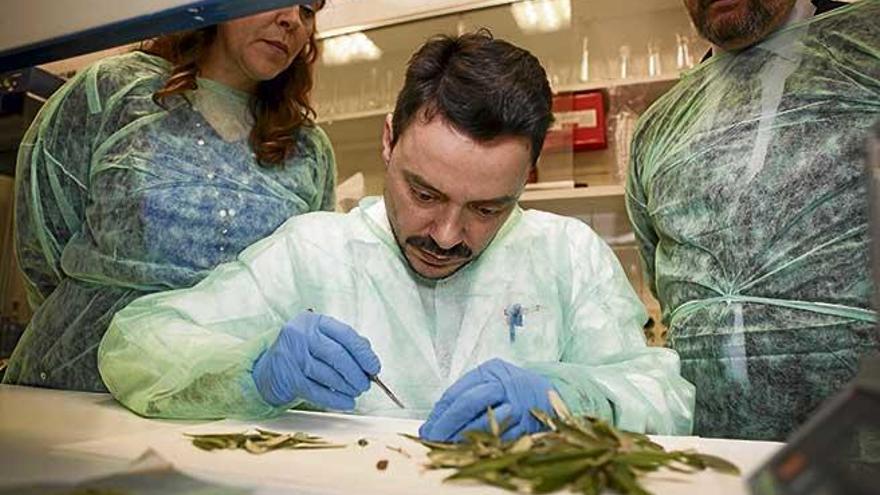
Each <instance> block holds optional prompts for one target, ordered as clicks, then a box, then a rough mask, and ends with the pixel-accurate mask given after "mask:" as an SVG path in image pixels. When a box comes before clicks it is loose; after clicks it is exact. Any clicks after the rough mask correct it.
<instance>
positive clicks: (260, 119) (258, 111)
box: [138, 26, 318, 166]
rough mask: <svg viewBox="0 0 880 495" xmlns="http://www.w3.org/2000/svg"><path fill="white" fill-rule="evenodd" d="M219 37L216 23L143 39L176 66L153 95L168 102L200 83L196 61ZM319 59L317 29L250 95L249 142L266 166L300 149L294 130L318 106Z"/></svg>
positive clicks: (145, 48)
mask: <svg viewBox="0 0 880 495" xmlns="http://www.w3.org/2000/svg"><path fill="white" fill-rule="evenodd" d="M216 36H217V27H216V26H210V27H206V28H202V29H197V30H192V31H184V32H180V33H174V34H169V35H165V36H160V37H158V38H154V39H151V40H148V41H145V42H144V43H142V44H141V46H140V47H139V48H138V49H139V50H140V51H142V52H145V53H148V54H151V55H155V56H158V57H162V58H164V59H165V60H168V61H169V62H171V64H172V65H173V68H172V69H171V75H170V76H169V77H168V80H167V81H166V82H165V86H164V87H163V88H162V89H160V90H159V91H157V92H156V93H155V94H154V95H153V100H154V101H155V102H156V103H157V104H159V105H162V106H164V102H165V100H166V99H167V98H168V97H170V96H173V95H176V94H180V93H184V92H186V91H190V90H194V89H196V88H198V83H197V81H196V78H197V77H198V74H199V67H198V61H199V60H200V59H201V57H202V56H203V54H204V53H205V52H206V50H207V48H208V47H209V46H210V45H211V43H213V41H214V39H215V38H216ZM317 58H318V44H317V41H316V39H315V31H314V30H313V31H312V34H311V35H310V36H309V42H308V43H307V44H306V46H305V47H304V48H303V49H302V51H301V52H300V54H299V55H297V57H296V58H295V59H294V60H293V62H292V63H291V64H290V67H288V68H287V69H285V70H284V71H283V72H281V74H278V76H276V77H275V78H274V79H271V80H269V81H261V82H260V83H259V84H258V85H257V91H256V93H255V94H254V95H253V96H252V97H251V99H250V111H251V114H252V115H253V117H254V127H253V129H251V134H250V144H251V148H252V149H253V150H254V154H255V155H256V157H257V161H258V162H259V163H260V165H262V166H273V165H275V166H277V165H281V164H283V163H284V161H285V160H286V159H287V158H289V157H290V156H292V155H293V154H294V153H295V152H296V130H297V129H299V128H300V127H303V126H313V125H314V118H315V116H316V113H315V109H314V108H313V107H312V105H311V102H310V100H309V94H310V93H311V90H312V84H313V71H314V64H315V61H316V60H317Z"/></svg>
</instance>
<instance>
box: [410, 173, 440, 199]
mask: <svg viewBox="0 0 880 495" xmlns="http://www.w3.org/2000/svg"><path fill="white" fill-rule="evenodd" d="M403 177H404V178H405V179H406V181H407V182H409V183H412V184H415V185H417V186H419V187H422V188H425V189H428V190H429V191H431V192H433V193H437V194H439V195H442V196H444V197H445V196H446V195H445V194H443V192H442V191H440V190H439V189H437V188H436V187H434V186H432V185H431V184H428V181H426V180H425V179H423V178H422V177H421V176H419V175H418V174H415V173H413V172H409V171H407V170H404V171H403Z"/></svg>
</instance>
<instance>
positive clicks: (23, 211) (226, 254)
mask: <svg viewBox="0 0 880 495" xmlns="http://www.w3.org/2000/svg"><path fill="white" fill-rule="evenodd" d="M322 6H323V1H317V2H315V3H314V4H312V5H303V6H293V7H286V8H282V9H277V10H274V11H271V12H265V13H261V14H257V15H254V16H250V17H247V18H242V19H237V20H233V21H230V22H227V23H224V24H220V25H217V26H212V27H208V28H205V29H201V30H198V31H192V32H186V33H182V34H175V35H170V36H165V37H161V38H158V39H154V40H151V41H148V42H146V43H145V44H144V45H143V46H142V47H141V49H139V50H138V51H135V52H132V53H128V54H125V55H121V56H116V57H112V58H108V59H104V60H102V61H99V62H98V63H96V64H94V65H92V66H90V67H88V68H86V69H85V70H83V71H82V72H80V73H79V74H77V75H76V77H74V78H73V79H72V80H70V81H69V82H68V83H67V84H66V85H65V86H64V87H62V88H61V89H60V90H59V91H58V92H57V93H56V94H55V95H53V97H52V98H50V100H49V101H48V102H47V103H46V105H45V106H44V108H43V109H42V111H41V112H40V114H39V115H38V117H37V119H36V120H35V121H34V123H33V124H32V126H31V128H30V130H29V131H28V133H27V134H26V136H25V139H24V142H23V143H22V146H21V151H20V153H19V156H18V165H17V173H16V215H15V216H16V228H17V237H16V251H17V255H18V257H19V262H20V266H21V267H22V270H23V272H24V275H25V280H26V285H27V288H28V295H29V299H30V303H31V305H32V307H33V308H34V310H35V314H34V317H33V319H32V320H31V322H30V324H29V326H28V328H27V330H26V331H25V333H24V335H23V337H22V339H21V341H20V342H19V344H18V346H17V347H16V349H15V351H14V353H13V355H12V358H11V359H10V362H9V368H8V370H7V372H6V375H5V377H4V382H5V383H14V384H23V385H34V386H44V387H53V388H64V389H75V390H91V391H104V390H106V389H105V387H104V384H103V383H102V381H101V377H100V376H99V374H98V370H97V363H96V350H97V347H98V344H99V342H100V340H101V337H102V336H103V334H104V332H105V331H106V329H107V326H108V324H109V323H110V319H111V318H112V316H113V314H114V313H115V312H116V311H117V310H119V309H121V308H123V307H124V306H125V305H126V304H128V303H129V302H130V301H132V300H134V299H135V298H137V297H139V296H141V295H144V294H146V293H150V292H156V291H162V290H168V289H174V288H180V287H188V286H191V285H193V284H195V283H196V282H198V281H199V280H200V279H201V278H203V277H204V276H205V275H206V274H207V273H208V272H209V271H210V270H211V269H212V268H213V267H215V266H217V265H218V264H221V263H224V262H226V261H230V260H233V259H235V257H236V255H237V254H238V252H239V251H241V250H242V249H244V248H245V247H246V246H248V245H249V244H251V243H253V242H255V241H256V240H258V239H260V238H262V237H265V236H267V235H269V234H271V233H272V232H273V231H274V230H275V229H276V228H277V227H278V226H279V225H281V224H282V223H283V222H284V221H285V220H286V219H287V218H289V217H291V216H293V215H297V214H300V213H305V212H310V211H317V210H332V209H333V207H334V203H335V197H334V187H335V162H334V157H333V152H332V149H331V147H330V143H329V140H328V139H327V136H326V135H325V134H324V132H323V131H322V130H321V129H320V128H319V127H317V126H316V125H315V123H314V117H315V113H314V111H313V109H312V107H311V106H310V104H309V92H310V89H311V87H312V67H313V64H314V61H315V59H316V56H317V48H316V43H315V13H316V11H317V10H319V9H320V8H321V7H322Z"/></svg>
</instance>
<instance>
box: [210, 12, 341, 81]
mask: <svg viewBox="0 0 880 495" xmlns="http://www.w3.org/2000/svg"><path fill="white" fill-rule="evenodd" d="M323 3H324V2H323V1H315V2H313V3H312V4H310V5H298V6H293V7H285V8H283V9H277V10H272V11H269V12H263V13H260V14H256V15H252V16H250V17H244V18H241V19H236V20H233V21H229V22H226V23H223V24H220V25H219V26H217V37H216V39H215V40H214V43H212V44H211V47H210V49H209V50H208V54H207V56H206V57H205V60H204V61H203V63H202V64H201V72H202V76H203V77H208V78H209V79H215V80H218V81H219V82H222V83H225V84H227V85H229V86H232V87H235V88H238V89H241V90H245V91H251V90H253V88H254V87H255V86H256V85H257V83H259V82H260V81H268V80H270V79H273V78H275V76H277V75H278V74H280V73H281V72H282V71H284V70H285V69H287V68H288V67H289V66H290V64H291V63H293V59H295V58H296V56H297V55H299V54H300V52H301V51H302V50H303V48H304V47H305V46H306V44H308V41H309V37H310V36H311V35H312V33H314V31H315V13H316V12H317V11H318V10H319V9H320V8H321V6H323Z"/></svg>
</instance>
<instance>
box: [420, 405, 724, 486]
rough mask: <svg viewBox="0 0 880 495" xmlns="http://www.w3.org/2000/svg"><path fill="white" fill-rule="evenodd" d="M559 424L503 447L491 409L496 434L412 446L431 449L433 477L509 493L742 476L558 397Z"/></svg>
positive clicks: (547, 418) (554, 421)
mask: <svg viewBox="0 0 880 495" xmlns="http://www.w3.org/2000/svg"><path fill="white" fill-rule="evenodd" d="M550 401H551V405H552V406H553V409H554V411H555V416H551V415H550V414H548V413H546V412H544V411H539V410H534V411H532V414H533V415H534V416H535V418H537V419H538V421H540V422H541V423H542V424H544V425H545V426H546V427H547V428H548V429H549V431H544V432H540V433H535V434H532V435H525V436H522V437H520V438H518V439H516V440H513V441H503V440H501V432H503V431H505V428H504V426H502V425H499V424H498V422H497V417H496V416H495V413H494V411H492V410H491V409H489V410H488V411H487V416H488V419H489V421H488V422H489V431H468V432H465V434H464V441H463V442H461V443H455V444H452V443H438V442H429V441H424V440H421V439H419V438H418V437H415V436H412V435H403V436H405V437H406V438H409V439H411V440H414V441H416V442H419V443H421V444H422V445H424V446H425V447H427V448H428V449H429V450H428V453H427V457H428V464H427V467H428V468H431V469H444V468H451V469H454V470H455V472H453V473H452V474H451V475H449V476H448V477H447V478H446V480H449V481H453V480H461V479H470V480H476V481H477V482H480V483H485V484H488V485H493V486H498V487H502V488H505V489H508V490H515V491H523V492H530V493H550V492H553V491H557V490H562V489H566V488H567V489H568V490H570V491H573V492H577V493H583V494H586V495H599V494H600V493H602V492H603V491H604V490H606V489H611V490H615V491H617V492H619V493H622V494H624V495H644V494H647V493H648V492H647V491H646V490H645V488H644V487H642V486H641V484H640V483H639V477H640V476H642V475H643V474H645V473H648V472H652V471H657V470H659V469H661V468H668V469H671V470H674V471H678V472H692V471H698V470H702V469H707V468H708V469H714V470H716V471H719V472H722V473H728V474H736V473H738V469H737V468H736V466H734V465H733V464H731V463H729V462H727V461H725V460H723V459H720V458H717V457H715V456H709V455H705V454H698V453H696V452H692V451H685V452H682V451H672V452H667V451H666V450H664V449H663V447H662V446H660V445H658V444H656V443H654V442H653V441H651V440H650V439H649V438H648V437H647V436H645V435H641V434H636V433H628V432H622V431H618V430H617V429H615V428H614V427H612V426H611V425H609V424H608V423H606V422H604V421H601V420H599V419H596V418H590V417H586V416H583V417H577V416H574V415H573V414H572V413H571V412H570V411H569V410H568V409H567V408H566V406H565V404H563V403H562V401H561V399H559V397H558V396H555V395H554V394H551V395H550Z"/></svg>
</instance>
